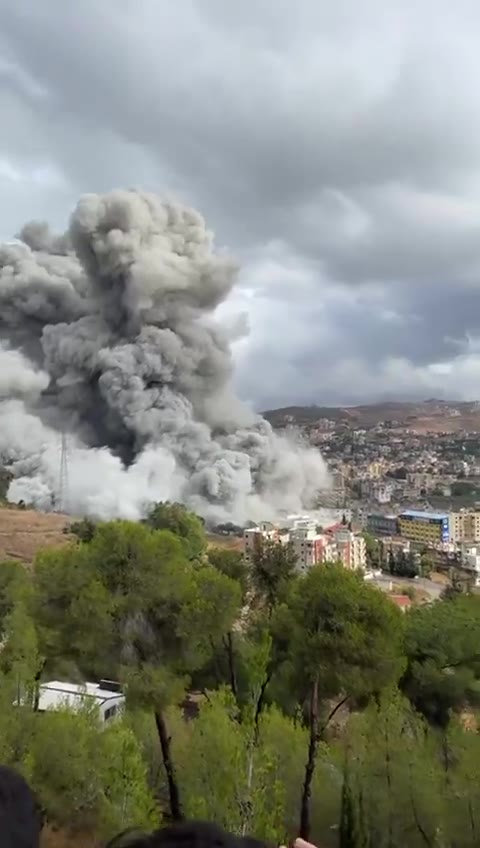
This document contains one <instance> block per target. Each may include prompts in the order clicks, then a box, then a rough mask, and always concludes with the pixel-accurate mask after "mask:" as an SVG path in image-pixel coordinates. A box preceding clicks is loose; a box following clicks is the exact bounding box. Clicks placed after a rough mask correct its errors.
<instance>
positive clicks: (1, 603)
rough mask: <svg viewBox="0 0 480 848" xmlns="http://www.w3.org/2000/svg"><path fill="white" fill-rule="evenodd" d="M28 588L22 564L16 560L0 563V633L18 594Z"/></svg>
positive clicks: (27, 580)
mask: <svg viewBox="0 0 480 848" xmlns="http://www.w3.org/2000/svg"><path fill="white" fill-rule="evenodd" d="M28 586H29V578H28V576H27V572H26V570H25V566H24V565H23V563H20V562H17V561H16V560H7V561H6V562H2V563H0V632H1V631H2V630H3V626H4V620H5V617H6V616H7V615H8V614H9V613H10V612H11V611H12V609H13V606H14V604H15V599H16V598H17V597H18V594H19V593H23V592H24V591H28Z"/></svg>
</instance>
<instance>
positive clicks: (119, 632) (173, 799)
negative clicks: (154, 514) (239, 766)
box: [35, 521, 241, 819]
mask: <svg viewBox="0 0 480 848" xmlns="http://www.w3.org/2000/svg"><path fill="white" fill-rule="evenodd" d="M35 585H36V589H37V606H36V614H37V620H38V622H39V632H40V634H41V640H42V643H43V645H44V650H45V652H46V653H47V655H48V656H49V658H50V664H51V665H53V664H54V663H55V662H56V663H58V661H59V660H63V661H64V660H65V659H66V660H68V661H69V662H70V663H72V665H73V666H74V667H76V668H77V669H78V673H79V674H80V675H81V676H82V677H84V678H85V677H87V678H88V677H89V676H90V674H91V673H92V672H95V673H96V676H97V677H98V676H100V677H109V678H112V677H114V678H116V679H119V680H121V681H122V682H123V683H124V684H125V686H126V690H127V697H128V701H129V703H130V704H133V705H137V706H139V707H142V708H144V709H148V710H151V711H152V713H153V716H154V720H155V726H156V729H157V733H158V738H159V743H160V747H161V751H162V758H163V763H164V767H165V773H166V776H167V786H168V799H167V802H168V805H169V809H170V814H171V816H172V817H173V818H176V819H178V818H181V816H182V807H181V801H180V792H179V787H178V783H177V781H176V776H175V769H174V764H173V760H172V756H171V739H170V734H169V732H168V727H167V722H166V711H167V709H168V707H169V705H170V704H172V703H179V702H180V700H181V699H182V696H183V693H184V691H185V688H186V686H187V685H188V682H189V679H190V675H191V674H192V672H194V671H195V670H197V669H199V668H201V667H202V666H203V665H204V664H205V663H206V662H207V661H208V660H209V659H210V657H211V655H212V653H213V651H214V650H215V649H216V648H217V646H218V644H219V643H220V642H221V639H222V637H223V636H224V634H225V633H227V632H228V631H229V630H231V628H232V624H233V621H234V620H235V619H236V618H237V617H238V614H239V608H240V599H241V592H240V587H239V586H238V584H237V583H235V582H234V581H233V580H231V579H230V578H228V577H227V576H226V575H223V574H220V573H219V572H218V571H216V570H215V569H214V568H213V567H212V566H210V565H208V564H198V563H196V562H191V561H189V559H188V558H187V555H186V549H185V545H184V540H183V539H180V538H179V537H177V536H175V535H174V534H173V533H172V532H170V531H167V530H161V531H152V530H151V529H150V528H149V527H148V526H146V525H142V524H135V523H131V522H128V521H115V522H109V523H106V524H100V525H99V526H98V527H97V529H96V531H95V534H94V537H93V539H92V541H91V542H89V543H88V544H84V545H80V546H79V547H78V546H77V547H72V548H67V549H64V550H62V551H59V552H55V553H54V554H53V553H51V554H49V555H47V554H43V555H41V556H40V557H39V560H38V562H37V564H36V570H35Z"/></svg>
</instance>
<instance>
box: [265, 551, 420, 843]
mask: <svg viewBox="0 0 480 848" xmlns="http://www.w3.org/2000/svg"><path fill="white" fill-rule="evenodd" d="M402 624H403V622H402V616H401V613H400V612H399V610H398V609H397V608H396V607H395V606H394V604H392V603H391V601H389V600H388V598H387V597H386V596H385V595H384V594H382V592H380V591H379V590H378V589H375V588H374V587H372V586H370V585H369V584H367V583H364V581H363V580H362V578H361V577H360V576H359V575H358V574H356V573H355V572H353V571H349V570H347V569H345V568H343V567H342V566H336V565H331V566H328V565H327V566H317V567H315V568H312V569H311V571H310V572H309V573H308V575H307V576H306V578H305V579H304V580H301V581H298V582H296V583H294V584H293V585H292V588H291V591H290V594H289V596H288V601H287V603H286V604H284V605H283V606H282V607H281V608H280V609H279V610H278V613H277V620H276V628H275V630H276V634H277V638H279V639H280V640H283V650H284V656H285V662H286V663H287V664H288V667H289V668H290V671H291V683H292V686H294V687H295V688H296V690H297V692H298V697H299V698H305V695H307V693H308V695H307V699H308V709H307V716H308V718H307V720H308V727H309V747H308V756H307V763H306V767H305V780H304V788H303V797H302V812H301V822H300V830H301V835H302V836H303V837H304V838H308V835H309V830H310V796H311V786H312V780H313V775H314V771H315V763H316V757H317V750H318V744H319V741H320V739H321V738H322V736H323V732H324V728H325V726H326V723H328V721H329V719H330V718H332V717H333V715H334V714H335V712H336V711H337V709H338V708H339V706H340V705H341V704H343V703H345V702H347V701H348V700H353V699H357V700H358V699H365V698H368V697H369V696H371V695H373V694H376V693H378V692H380V691H381V690H382V689H383V688H384V687H385V686H387V685H390V684H392V683H395V682H396V681H397V680H398V678H399V676H400V674H401V672H402V670H403V628H402ZM285 645H286V647H287V649H286V650H285ZM332 699H337V703H336V706H334V707H333V709H331V710H330V713H329V716H327V717H326V719H322V718H321V712H320V711H321V703H322V702H323V703H325V702H327V701H330V702H331V701H332Z"/></svg>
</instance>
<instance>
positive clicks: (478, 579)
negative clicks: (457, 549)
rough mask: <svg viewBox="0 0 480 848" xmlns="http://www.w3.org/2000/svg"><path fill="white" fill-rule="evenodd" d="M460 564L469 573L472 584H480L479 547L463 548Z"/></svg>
mask: <svg viewBox="0 0 480 848" xmlns="http://www.w3.org/2000/svg"><path fill="white" fill-rule="evenodd" d="M462 565H463V568H464V569H465V570H466V571H469V572H470V573H471V575H472V578H473V580H474V585H475V586H480V548H479V547H477V546H472V547H466V548H464V550H463V557H462Z"/></svg>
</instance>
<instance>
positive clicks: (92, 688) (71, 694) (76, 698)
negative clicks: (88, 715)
mask: <svg viewBox="0 0 480 848" xmlns="http://www.w3.org/2000/svg"><path fill="white" fill-rule="evenodd" d="M86 705H92V706H95V707H97V708H98V715H99V720H100V723H101V724H105V723H106V722H109V721H111V720H112V719H114V718H118V717H119V716H120V714H121V711H122V710H123V708H124V706H125V696H124V695H123V694H122V692H121V690H120V686H119V684H118V683H116V682H113V681H111V680H101V681H100V683H81V684H77V683H65V682H63V681H60V680H52V681H50V682H48V683H42V684H41V685H40V687H39V692H38V707H37V709H38V712H41V713H42V712H46V711H47V710H60V709H62V708H65V707H69V708H70V709H72V710H79V709H82V708H84V707H85V706H86Z"/></svg>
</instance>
